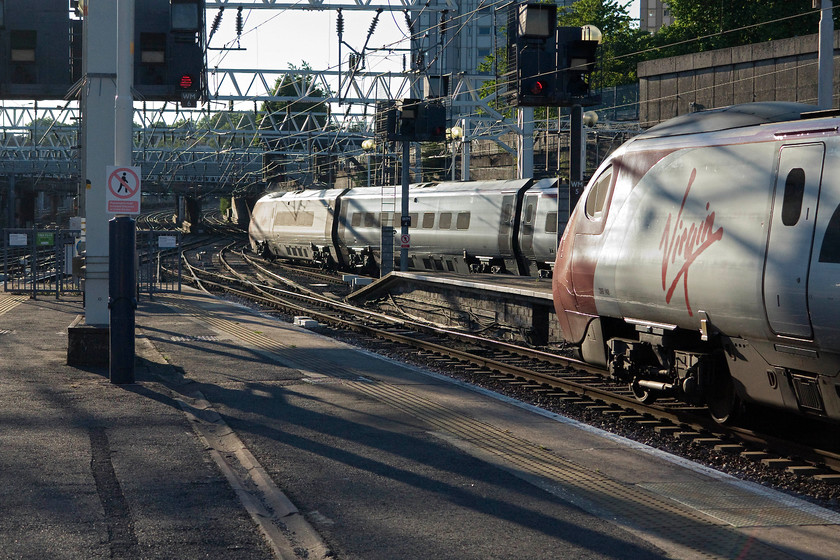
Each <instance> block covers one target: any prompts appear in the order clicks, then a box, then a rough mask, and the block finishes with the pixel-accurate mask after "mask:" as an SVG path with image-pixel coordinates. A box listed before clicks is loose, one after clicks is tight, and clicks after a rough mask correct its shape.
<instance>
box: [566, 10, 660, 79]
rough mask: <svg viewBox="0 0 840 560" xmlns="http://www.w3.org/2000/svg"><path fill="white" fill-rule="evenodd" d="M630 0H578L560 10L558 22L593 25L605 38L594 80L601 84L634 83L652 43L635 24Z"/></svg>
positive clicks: (567, 24)
mask: <svg viewBox="0 0 840 560" xmlns="http://www.w3.org/2000/svg"><path fill="white" fill-rule="evenodd" d="M630 4H631V2H627V3H625V4H621V3H619V2H617V1H616V0H578V1H577V2H575V3H574V4H572V5H570V6H565V7H561V8H560V9H559V10H558V17H557V19H558V25H561V26H568V27H582V26H584V25H594V26H595V27H597V28H598V29H600V30H601V33H602V34H603V40H602V42H601V44H600V45H599V47H598V53H599V54H598V65H597V68H596V71H595V73H594V75H593V82H594V83H595V84H596V85H597V86H598V87H612V86H620V85H624V84H631V83H634V82H635V81H636V80H637V77H636V64H637V63H638V62H640V61H641V60H643V55H642V54H641V53H642V52H643V51H644V50H645V49H646V48H647V47H648V44H649V42H650V36H649V35H648V34H647V33H645V32H644V31H641V30H639V28H638V27H635V26H634V25H633V18H631V17H630V13H629V11H628V9H629V7H630Z"/></svg>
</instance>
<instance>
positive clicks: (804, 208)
mask: <svg viewBox="0 0 840 560" xmlns="http://www.w3.org/2000/svg"><path fill="white" fill-rule="evenodd" d="M806 109H807V106H802V105H795V104H750V105H747V106H740V107H739V106H735V107H731V108H727V109H724V110H717V111H714V112H710V114H708V115H704V114H702V113H700V114H697V115H693V116H691V117H684V118H681V119H679V120H678V121H675V122H670V123H665V124H664V125H661V127H658V128H654V129H652V130H651V131H649V132H648V133H646V134H643V135H641V136H639V137H638V138H637V139H635V140H632V141H631V142H629V143H628V144H626V145H625V146H624V147H622V148H620V149H619V150H618V151H617V152H615V153H614V154H613V155H612V156H611V157H610V158H609V159H608V160H607V161H606V162H605V163H604V164H603V165H602V166H601V167H600V169H599V170H598V172H596V175H595V176H594V177H593V179H592V180H591V181H590V183H589V185H588V187H587V190H586V191H585V192H584V194H583V197H582V198H581V201H580V203H579V204H578V206H577V208H576V209H575V211H574V213H573V215H572V217H571V219H570V221H569V226H568V228H567V230H566V232H565V234H564V236H563V239H562V240H561V244H560V247H559V248H558V255H557V262H556V265H555V276H554V293H555V307H556V310H557V313H558V319H559V320H560V324H561V330H562V332H563V334H564V336H565V337H566V338H567V339H568V340H570V341H572V342H575V343H577V344H579V345H580V348H581V353H582V356H583V357H584V359H587V360H588V361H591V362H593V363H598V364H601V365H604V366H607V367H609V369H610V371H611V372H612V373H613V375H615V376H616V377H618V378H620V379H625V380H627V381H629V382H630V383H631V387H632V388H633V390H634V392H636V394H637V396H639V398H642V399H650V398H654V397H655V396H656V395H659V394H663V393H664V394H676V395H678V396H681V397H683V398H685V399H686V400H695V401H704V402H706V403H708V404H709V405H710V409H711V410H712V412H713V414H714V415H715V416H716V417H717V418H718V419H720V420H725V419H728V418H729V417H730V416H731V414H732V413H733V412H735V411H736V409H737V408H738V403H739V402H756V403H761V404H765V405H771V406H775V407H779V408H786V409H791V410H795V411H799V412H802V413H806V414H811V415H817V416H820V417H824V418H831V419H833V420H840V380H838V379H837V373H838V371H840V344H838V343H840V339H838V336H837V334H838V332H840V331H838V329H840V326H838V325H840V319H838V317H840V315H838V312H840V297H838V296H840V291H838V290H840V288H838V284H837V280H836V279H837V277H838V273H840V255H835V253H838V252H840V251H838V250H837V249H836V247H837V246H840V210H837V209H838V208H840V183H838V182H837V180H836V179H835V177H834V176H833V174H831V173H827V172H826V171H827V170H829V169H836V168H837V165H838V164H840V136H838V134H837V126H838V123H840V121H838V120H837V119H819V120H816V119H808V120H800V119H799V114H800V113H802V112H803V111H805V110H806ZM835 214H837V218H836V219H835V218H834V216H835ZM691 363H694V365H689V366H688V367H685V365H684V364H691ZM681 364H682V365H681Z"/></svg>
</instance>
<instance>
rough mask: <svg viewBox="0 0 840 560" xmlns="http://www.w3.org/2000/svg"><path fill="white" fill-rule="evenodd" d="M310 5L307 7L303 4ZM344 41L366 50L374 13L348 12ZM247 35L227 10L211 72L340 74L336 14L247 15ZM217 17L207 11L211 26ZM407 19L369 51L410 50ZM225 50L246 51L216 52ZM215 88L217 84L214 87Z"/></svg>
mask: <svg viewBox="0 0 840 560" xmlns="http://www.w3.org/2000/svg"><path fill="white" fill-rule="evenodd" d="M301 3H302V4H305V3H306V2H305V1H303V2H301ZM629 11H630V15H631V17H633V18H638V17H639V0H632V3H631V7H630V10H629ZM343 13H344V20H345V26H344V42H345V43H346V45H342V46H341V52H342V57H341V58H342V59H343V60H344V61H345V64H346V60H347V55H348V53H349V52H350V49H351V48H352V49H354V50H356V51H361V50H362V47H363V46H364V44H365V40H366V38H367V33H368V28H369V27H370V25H371V23H372V21H373V17H374V15H375V12H374V11H372V10H365V11H357V10H344V11H343ZM242 15H243V33H242V35H241V36H240V37H238V38H237V36H236V11H235V10H233V9H230V8H229V9H227V10H225V12H224V15H223V17H222V21H221V24H220V25H219V29H218V31H217V32H216V33H215V34H214V35H213V37H212V39H211V40H210V41H209V43H208V46H209V48H210V49H211V50H209V51H208V58H207V60H208V69H209V70H211V71H212V69H213V68H214V67H218V68H225V69H232V68H238V69H262V70H266V69H275V70H288V69H289V65H290V64H292V65H294V66H296V67H300V66H301V65H302V63H304V62H306V63H308V64H309V65H310V66H311V67H312V68H313V69H314V70H328V69H331V70H337V69H338V68H337V65H338V62H339V56H338V53H339V40H338V34H337V31H336V11H335V10H323V11H314V10H282V11H281V10H276V9H272V10H243V12H242ZM214 16H215V12H213V11H208V12H207V15H206V17H207V20H208V25H209V23H210V22H212V21H213V18H214ZM407 38H408V36H407V31H406V24H405V17H404V15H403V14H402V12H400V11H393V12H382V14H381V15H380V17H379V21H378V24H377V27H376V30H375V32H374V34H373V36H372V38H371V40H370V42H369V43H368V47H369V48H371V47H372V48H380V47H387V48H390V49H394V48H397V49H399V48H408V41H407ZM220 47H228V48H231V47H233V48H243V49H244V50H226V51H219V50H212V49H216V48H220ZM385 54H386V53H384V52H383V53H382V54H373V55H370V56H369V57H368V61H367V62H368V66H367V70H368V71H373V72H378V71H380V72H384V71H396V72H399V71H401V70H402V56H401V52H398V51H392V52H391V53H390V55H389V56H385ZM211 85H212V84H211Z"/></svg>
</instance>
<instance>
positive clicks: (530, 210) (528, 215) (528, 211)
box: [523, 202, 534, 224]
mask: <svg viewBox="0 0 840 560" xmlns="http://www.w3.org/2000/svg"><path fill="white" fill-rule="evenodd" d="M523 218H524V219H525V223H526V224H530V223H531V222H532V221H533V220H534V203H533V202H529V203H528V204H527V205H526V206H525V215H524V216H523Z"/></svg>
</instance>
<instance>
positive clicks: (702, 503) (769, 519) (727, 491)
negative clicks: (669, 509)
mask: <svg viewBox="0 0 840 560" xmlns="http://www.w3.org/2000/svg"><path fill="white" fill-rule="evenodd" d="M639 486H640V487H642V488H645V489H646V490H650V491H651V492H654V493H656V494H660V495H662V496H666V497H668V498H670V499H672V500H674V501H676V502H679V503H682V504H685V505H687V506H689V507H692V508H695V509H697V510H700V511H702V512H704V513H706V514H708V515H711V516H712V517H714V518H716V519H720V520H721V521H723V522H725V523H728V524H729V525H732V526H734V527H789V526H796V525H824V524H827V523H831V524H838V523H840V514H838V513H835V512H832V511H828V510H825V509H822V508H816V507H809V505H808V504H803V502H802V501H801V500H794V499H786V497H785V496H780V497H778V498H777V497H774V498H772V499H771V498H769V497H766V496H762V495H760V494H756V493H753V492H748V491H746V490H743V489H741V488H738V487H736V486H733V485H730V484H725V485H724V484H715V483H702V482H699V483H698V482H692V483H679V482H661V483H650V484H640V485H639Z"/></svg>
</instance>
